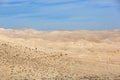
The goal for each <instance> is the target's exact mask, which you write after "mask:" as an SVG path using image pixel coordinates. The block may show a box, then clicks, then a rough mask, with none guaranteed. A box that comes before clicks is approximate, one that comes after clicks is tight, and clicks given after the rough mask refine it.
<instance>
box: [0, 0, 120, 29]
mask: <svg viewBox="0 0 120 80" xmlns="http://www.w3.org/2000/svg"><path fill="white" fill-rule="evenodd" d="M0 27H3V28H33V29H39V30H78V29H82V30H86V29H87V30H110V29H120V10H119V1H117V0H0Z"/></svg>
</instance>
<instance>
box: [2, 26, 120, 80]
mask: <svg viewBox="0 0 120 80" xmlns="http://www.w3.org/2000/svg"><path fill="white" fill-rule="evenodd" d="M0 80H120V30H109V31H87V30H78V31H36V30H32V29H2V28H1V29H0Z"/></svg>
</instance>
